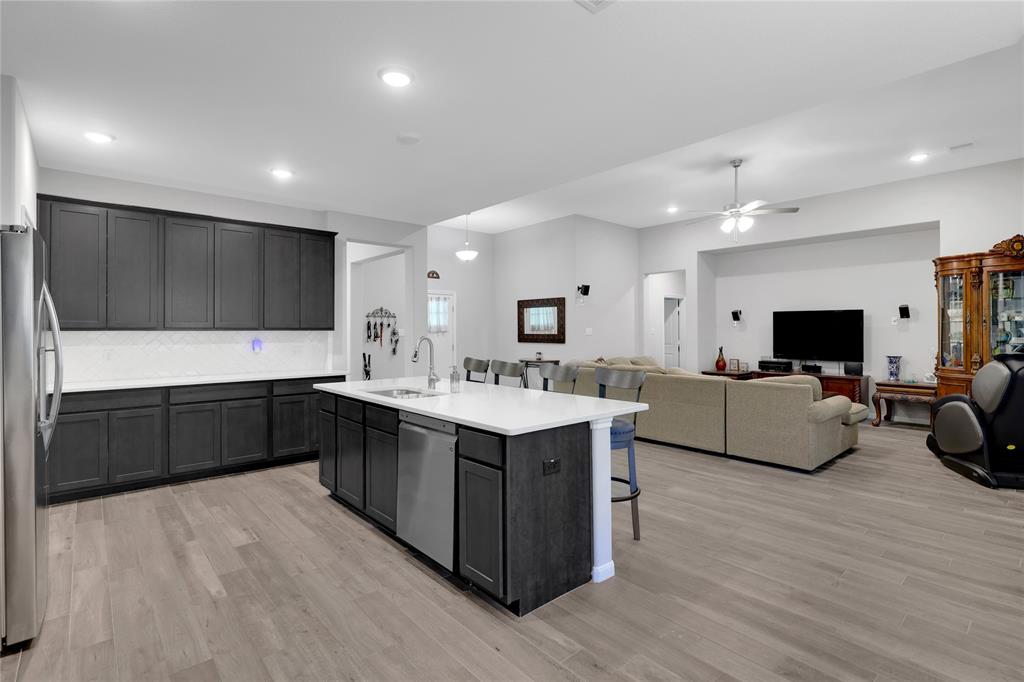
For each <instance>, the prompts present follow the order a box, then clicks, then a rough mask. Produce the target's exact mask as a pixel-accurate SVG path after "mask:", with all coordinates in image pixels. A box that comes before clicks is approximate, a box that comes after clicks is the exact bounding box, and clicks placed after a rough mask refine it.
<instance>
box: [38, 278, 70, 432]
mask: <svg viewBox="0 0 1024 682" xmlns="http://www.w3.org/2000/svg"><path fill="white" fill-rule="evenodd" d="M42 294H43V297H42V298H43V303H44V305H45V306H46V316H47V317H48V318H49V320H50V334H51V335H52V336H53V368H54V369H53V399H52V400H51V401H50V411H49V413H48V414H42V412H44V411H45V407H44V408H43V409H42V410H40V415H39V416H40V421H39V430H40V432H41V433H42V434H43V444H44V445H45V446H46V447H47V448H49V447H50V439H51V438H53V429H54V427H55V426H56V424H57V415H58V414H60V400H61V397H62V396H63V394H64V344H63V343H62V342H61V339H60V321H59V320H58V319H57V308H56V307H55V306H54V305H53V297H52V296H50V290H49V289H48V288H47V286H46V284H45V283H43V291H42ZM41 349H42V346H41ZM44 352H45V351H44ZM45 360H46V358H45V355H44V356H43V358H42V362H41V364H42V365H43V367H45V366H46V362H45ZM41 376H42V377H43V385H42V386H41V387H40V391H41V393H42V396H43V398H42V400H41V401H40V403H41V405H44V406H45V404H46V381H45V376H46V371H45V369H41Z"/></svg>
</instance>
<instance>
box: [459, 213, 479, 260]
mask: <svg viewBox="0 0 1024 682" xmlns="http://www.w3.org/2000/svg"><path fill="white" fill-rule="evenodd" d="M478 255H480V252H479V251H476V250H475V249H471V248H469V214H468V213H467V214H466V241H465V248H462V249H459V250H458V251H456V252H455V257H456V258H458V259H459V260H460V261H462V262H463V263H468V262H469V261H471V260H473V259H474V258H476V257H477V256H478Z"/></svg>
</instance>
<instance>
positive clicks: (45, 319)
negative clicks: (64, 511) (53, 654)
mask: <svg viewBox="0 0 1024 682" xmlns="http://www.w3.org/2000/svg"><path fill="white" fill-rule="evenodd" d="M50 353H52V354H53V360H52V363H51V361H50V359H49V357H48V355H49V354H50ZM0 356H2V371H3V376H2V379H3V380H2V381H0V421H2V423H3V438H2V440H0V513H2V514H3V517H2V523H0V534H2V540H3V541H2V542H0V564H2V566H3V572H2V573H0V625H2V627H0V632H2V633H3V642H4V644H5V645H8V646H9V645H12V644H17V643H19V642H23V641H25V640H28V639H32V638H33V637H35V636H36V635H37V634H39V628H40V627H41V625H42V622H43V614H44V611H45V610H46V586H47V551H48V547H47V545H48V538H47V536H48V532H47V488H48V479H47V450H48V448H49V445H50V439H51V437H52V436H53V428H54V425H55V423H56V419H57V413H58V411H59V410H60V394H61V388H62V385H63V364H64V363H63V355H62V352H61V343H60V325H59V324H58V322H57V313H56V311H55V310H54V307H53V300H52V299H51V298H50V293H49V291H48V290H47V288H46V244H45V243H44V242H43V239H42V237H41V236H40V234H39V232H38V231H37V230H35V229H34V228H31V227H23V226H20V225H13V226H12V225H4V226H2V227H0ZM51 364H52V365H53V391H52V394H51V393H50V392H49V391H48V383H49V382H48V377H47V375H48V372H49V370H48V368H49V366H50V365H51Z"/></svg>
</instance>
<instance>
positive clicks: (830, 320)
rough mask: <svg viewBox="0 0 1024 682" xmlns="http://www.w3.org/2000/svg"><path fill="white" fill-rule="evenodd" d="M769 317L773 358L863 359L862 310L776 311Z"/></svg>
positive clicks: (851, 360)
mask: <svg viewBox="0 0 1024 682" xmlns="http://www.w3.org/2000/svg"><path fill="white" fill-rule="evenodd" d="M773 317H774V319H773V320H772V325H773V326H772V355H773V356H774V357H776V358H782V359H786V360H835V361H839V362H843V361H848V362H864V311H863V310H776V311H775V312H774V313H773Z"/></svg>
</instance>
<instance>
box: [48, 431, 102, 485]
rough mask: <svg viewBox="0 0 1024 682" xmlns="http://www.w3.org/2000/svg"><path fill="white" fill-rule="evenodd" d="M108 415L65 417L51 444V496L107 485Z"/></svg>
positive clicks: (54, 433)
mask: <svg viewBox="0 0 1024 682" xmlns="http://www.w3.org/2000/svg"><path fill="white" fill-rule="evenodd" d="M107 454H108V451H107V413H106V412H82V413H80V414H62V415H60V416H59V417H58V418H57V428H56V429H54V432H53V440H52V441H51V442H50V454H49V458H50V461H51V462H52V463H51V464H50V472H49V477H50V492H54V493H59V492H64V491H67V490H76V489H78V488H91V487H94V486H97V485H103V484H105V483H107V480H108V479H107Z"/></svg>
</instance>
